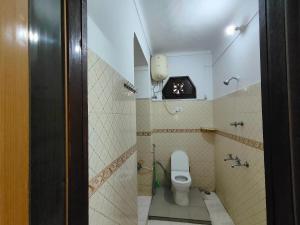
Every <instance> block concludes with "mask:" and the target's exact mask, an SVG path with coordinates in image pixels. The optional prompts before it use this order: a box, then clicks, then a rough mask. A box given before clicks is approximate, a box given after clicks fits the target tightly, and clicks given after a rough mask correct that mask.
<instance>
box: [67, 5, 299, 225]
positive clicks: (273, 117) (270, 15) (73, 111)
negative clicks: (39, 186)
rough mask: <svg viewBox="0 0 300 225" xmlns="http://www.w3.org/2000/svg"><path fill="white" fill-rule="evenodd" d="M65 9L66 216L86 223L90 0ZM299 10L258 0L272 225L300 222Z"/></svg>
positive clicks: (268, 189)
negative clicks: (66, 43) (67, 99)
mask: <svg viewBox="0 0 300 225" xmlns="http://www.w3.org/2000/svg"><path fill="white" fill-rule="evenodd" d="M67 11H68V12H67V20H68V32H67V33H68V45H69V47H68V61H69V62H68V70H69V72H68V78H69V91H68V94H69V95H68V97H69V104H68V110H69V111H68V115H69V131H70V133H69V144H70V146H69V156H70V158H69V180H68V182H69V189H68V192H69V193H68V196H69V200H68V204H69V211H68V218H69V224H72V225H79V224H80V225H88V144H87V141H88V127H87V126H88V116H87V1H86V0H81V1H68V2H67ZM299 13H300V7H299V3H298V1H297V0H277V1H273V0H259V16H260V48H261V86H262V110H263V127H264V131H263V134H264V155H265V177H266V207H267V221H268V222H267V223H268V225H282V224H286V225H298V224H299V219H298V216H299V215H300V214H299V207H298V205H299V202H300V201H299V194H297V192H296V189H297V187H299V181H300V174H299V172H298V171H300V169H299V160H297V159H299V153H297V151H296V149H300V147H299V145H300V144H299V135H298V134H299V128H297V125H298V127H300V121H299V120H297V117H296V116H295V115H296V113H297V112H299V111H300V110H299V108H300V106H299V105H300V104H299V98H298V96H300V93H299V89H300V88H299V87H300V79H299V78H298V77H297V74H299V71H300V68H299V65H300V62H299V54H300V50H299V46H298V45H299V43H300V38H299V33H300V29H299V28H300V26H299V21H300V20H299ZM295 17H297V18H298V20H297V19H295ZM78 43H80V45H81V54H78V52H76V50H75V47H76V44H78ZM297 87H298V88H297ZM78 93H80V95H78ZM297 95H298V96H297ZM298 117H299V116H298ZM297 169H298V170H297Z"/></svg>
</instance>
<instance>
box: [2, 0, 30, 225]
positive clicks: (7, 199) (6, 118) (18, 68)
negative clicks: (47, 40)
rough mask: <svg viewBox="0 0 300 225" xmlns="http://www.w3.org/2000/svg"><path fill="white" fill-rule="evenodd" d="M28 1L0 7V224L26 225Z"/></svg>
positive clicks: (18, 0) (10, 1)
mask: <svg viewBox="0 0 300 225" xmlns="http://www.w3.org/2000/svg"><path fill="white" fill-rule="evenodd" d="M27 30H28V1H27V0H2V1H1V7H0V224H1V225H2V224H3V225H4V224H5V225H17V224H20V225H21V224H22V225H28V224H29V219H28V202H29V201H28V199H29V191H28V180H29V177H28V174H29V82H28V81H29V71H28V41H27V38H28V33H27Z"/></svg>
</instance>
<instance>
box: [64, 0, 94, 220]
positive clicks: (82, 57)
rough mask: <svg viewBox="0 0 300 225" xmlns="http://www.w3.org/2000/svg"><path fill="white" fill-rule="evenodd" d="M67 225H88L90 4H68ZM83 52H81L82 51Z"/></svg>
mask: <svg viewBox="0 0 300 225" xmlns="http://www.w3.org/2000/svg"><path fill="white" fill-rule="evenodd" d="M66 24H67V29H66V33H67V34H66V37H67V45H68V46H67V49H66V51H67V67H68V69H67V80H68V81H67V83H68V84H67V86H68V94H67V95H68V96H67V98H68V106H67V108H68V115H67V117H68V153H67V155H68V169H67V170H68V197H67V198H68V200H67V202H68V203H67V205H68V206H67V210H68V213H67V214H68V216H67V217H68V219H67V220H68V224H70V225H88V224H89V222H88V221H89V220H88V208H89V204H88V104H87V0H80V1H67V0H66ZM79 49H80V50H79Z"/></svg>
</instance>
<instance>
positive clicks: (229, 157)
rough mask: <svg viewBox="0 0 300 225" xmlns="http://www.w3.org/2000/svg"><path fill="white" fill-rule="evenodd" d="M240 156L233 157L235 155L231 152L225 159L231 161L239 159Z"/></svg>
mask: <svg viewBox="0 0 300 225" xmlns="http://www.w3.org/2000/svg"><path fill="white" fill-rule="evenodd" d="M237 159H238V157H237V156H236V157H235V158H234V157H233V155H232V154H231V153H230V154H228V155H227V158H225V159H224V161H225V162H226V161H230V160H237Z"/></svg>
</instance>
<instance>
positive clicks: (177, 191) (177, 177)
mask: <svg viewBox="0 0 300 225" xmlns="http://www.w3.org/2000/svg"><path fill="white" fill-rule="evenodd" d="M171 181H172V191H173V196H174V201H175V203H176V204H177V205H181V206H187V205H188V204H189V191H190V186H191V184H192V178H191V175H190V172H189V158H188V156H187V154H186V153H185V152H184V151H175V152H173V153H172V155H171Z"/></svg>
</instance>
